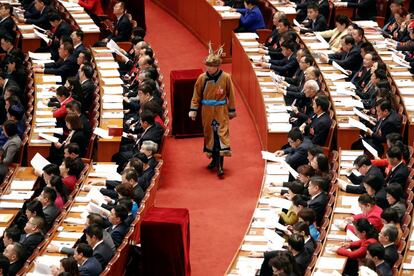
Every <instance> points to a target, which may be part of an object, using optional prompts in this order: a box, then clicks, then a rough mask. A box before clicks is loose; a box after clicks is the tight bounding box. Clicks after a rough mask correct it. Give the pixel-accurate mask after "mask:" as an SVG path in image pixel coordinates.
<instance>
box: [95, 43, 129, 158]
mask: <svg viewBox="0 0 414 276" xmlns="http://www.w3.org/2000/svg"><path fill="white" fill-rule="evenodd" d="M105 49H107V48H92V55H93V57H94V59H95V62H96V63H97V64H99V61H97V59H99V57H108V58H110V59H109V60H105V61H110V62H114V61H115V60H114V58H113V56H112V54H110V53H107V52H99V51H100V50H105ZM105 70H114V69H102V68H99V66H97V71H98V79H99V87H100V88H101V89H100V99H101V105H100V114H101V117H100V122H99V127H100V128H103V129H108V128H109V127H116V128H122V126H123V117H122V118H103V117H102V115H103V114H104V111H105V112H118V113H119V112H120V113H122V114H123V110H122V109H110V110H108V109H105V110H104V108H103V100H102V99H103V98H102V97H103V95H104V94H105V88H104V87H107V88H111V87H114V88H115V87H116V88H120V87H121V85H119V84H117V85H107V84H104V82H103V80H102V79H103V76H102V74H103V71H105ZM113 78H119V75H118V76H113ZM121 88H122V87H121ZM120 143H121V136H117V137H113V138H111V139H104V138H102V137H99V138H98V142H97V156H96V160H97V161H99V162H109V161H111V158H112V156H113V155H114V154H115V153H117V152H118V151H119V145H120Z"/></svg>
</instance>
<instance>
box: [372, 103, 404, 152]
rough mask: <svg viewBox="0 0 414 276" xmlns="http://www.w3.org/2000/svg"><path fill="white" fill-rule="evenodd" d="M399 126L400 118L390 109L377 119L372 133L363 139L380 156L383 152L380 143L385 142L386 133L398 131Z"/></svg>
mask: <svg viewBox="0 0 414 276" xmlns="http://www.w3.org/2000/svg"><path fill="white" fill-rule="evenodd" d="M400 128H401V118H400V116H399V115H398V114H397V113H396V112H395V111H394V110H391V111H390V113H389V114H388V116H387V117H385V118H382V119H380V120H378V122H377V123H376V125H375V126H374V128H373V129H372V135H371V136H370V137H367V138H366V139H365V140H366V141H367V142H368V143H369V144H370V145H371V146H373V147H374V148H375V149H376V150H377V151H378V154H379V155H380V156H381V155H382V154H383V152H384V147H383V146H382V144H383V143H386V141H387V139H386V137H387V135H388V134H390V133H394V132H396V133H399V132H400Z"/></svg>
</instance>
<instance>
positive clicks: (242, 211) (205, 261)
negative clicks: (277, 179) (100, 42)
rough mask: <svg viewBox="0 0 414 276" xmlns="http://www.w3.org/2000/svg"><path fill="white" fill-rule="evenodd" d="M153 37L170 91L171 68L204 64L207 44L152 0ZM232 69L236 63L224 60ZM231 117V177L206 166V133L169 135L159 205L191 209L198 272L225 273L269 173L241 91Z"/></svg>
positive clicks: (194, 265) (193, 260) (194, 268)
mask: <svg viewBox="0 0 414 276" xmlns="http://www.w3.org/2000/svg"><path fill="white" fill-rule="evenodd" d="M146 18H147V28H148V31H147V33H148V34H147V37H146V40H147V41H149V42H150V43H151V45H152V47H153V48H154V50H155V53H156V56H157V59H158V60H159V65H160V68H161V71H162V72H163V74H164V81H165V84H166V91H167V93H168V92H169V74H170V71H171V70H179V69H193V68H202V60H203V58H204V56H205V55H206V54H207V49H206V48H205V47H204V46H203V45H202V44H201V43H200V42H199V41H198V40H197V39H196V38H195V37H194V36H193V35H192V34H191V33H190V32H189V31H188V30H187V29H186V28H185V27H183V26H182V25H181V24H180V23H178V22H177V21H176V20H175V19H174V18H172V17H171V16H170V15H169V14H168V13H166V12H165V11H163V10H162V9H160V8H159V7H158V6H157V5H155V4H153V3H152V2H151V1H146ZM224 68H225V70H226V71H230V69H231V66H229V65H225V66H224ZM236 108H237V114H238V117H237V118H236V119H234V120H232V121H231V124H230V134H231V147H232V150H233V156H232V157H231V158H226V159H225V164H224V167H225V178H224V179H223V180H219V179H218V178H217V176H216V175H215V173H214V172H210V171H208V170H207V169H206V165H207V164H208V159H207V158H206V157H205V156H204V155H203V153H202V146H203V140H202V138H193V139H174V138H172V137H170V138H168V139H167V140H166V142H167V143H166V148H165V155H164V157H163V158H164V167H163V170H162V173H161V183H160V189H159V190H158V192H157V195H156V203H155V204H156V206H157V207H179V208H188V209H189V211H190V227H191V229H190V235H191V249H190V256H191V266H192V275H195V276H199V275H209V276H211V275H223V273H224V272H225V271H226V269H227V267H228V265H229V264H230V262H231V260H232V258H233V256H234V254H235V252H236V250H237V248H238V246H239V245H240V242H241V240H242V237H243V236H244V234H245V231H246V228H247V226H248V224H249V221H250V218H251V216H252V212H253V209H254V207H255V204H256V201H257V198H258V194H259V191H260V186H261V182H262V178H263V169H264V167H263V161H262V160H261V156H260V145H259V139H258V136H257V133H256V130H255V128H254V125H253V122H252V120H251V118H250V116H249V114H248V111H247V109H246V106H245V105H244V103H243V101H242V99H241V97H240V95H239V94H238V93H237V94H236Z"/></svg>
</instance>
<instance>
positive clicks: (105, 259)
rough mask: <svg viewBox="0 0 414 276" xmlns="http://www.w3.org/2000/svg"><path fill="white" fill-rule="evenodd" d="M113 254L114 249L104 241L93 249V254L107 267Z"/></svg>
mask: <svg viewBox="0 0 414 276" xmlns="http://www.w3.org/2000/svg"><path fill="white" fill-rule="evenodd" d="M113 255H114V251H112V249H111V248H110V247H109V245H107V244H106V243H104V242H102V243H101V244H99V245H98V246H97V247H95V249H94V250H93V256H94V257H95V258H96V259H97V260H98V261H99V262H100V263H101V265H102V267H106V265H107V264H108V263H109V261H110V260H111V259H112V256H113Z"/></svg>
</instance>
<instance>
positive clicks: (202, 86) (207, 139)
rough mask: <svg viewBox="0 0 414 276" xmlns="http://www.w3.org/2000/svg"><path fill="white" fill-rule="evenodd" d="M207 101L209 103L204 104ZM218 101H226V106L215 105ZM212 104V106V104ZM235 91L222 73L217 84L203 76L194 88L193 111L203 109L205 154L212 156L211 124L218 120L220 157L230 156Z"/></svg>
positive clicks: (228, 77)
mask: <svg viewBox="0 0 414 276" xmlns="http://www.w3.org/2000/svg"><path fill="white" fill-rule="evenodd" d="M203 100H207V103H204V104H203V103H202V101H203ZM217 101H225V104H220V103H218V105H214V103H217ZM210 103H211V104H210ZM234 104H235V103H234V91H233V83H232V82H231V77H230V75H229V74H227V73H226V72H224V71H222V72H221V75H220V76H219V77H218V79H217V81H216V82H215V81H214V80H213V79H212V80H208V77H207V74H206V73H203V74H201V75H200V76H199V77H198V79H197V81H196V83H195V86H194V93H193V98H192V100H191V108H190V109H191V110H192V111H197V110H198V107H199V106H200V105H202V107H201V118H202V122H203V129H204V152H206V154H207V155H208V156H211V154H212V152H213V146H214V133H213V127H212V125H211V123H212V122H213V120H216V121H217V122H218V123H219V128H218V131H217V133H218V136H219V140H220V156H230V155H231V150H230V133H229V112H235V105H234Z"/></svg>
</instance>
